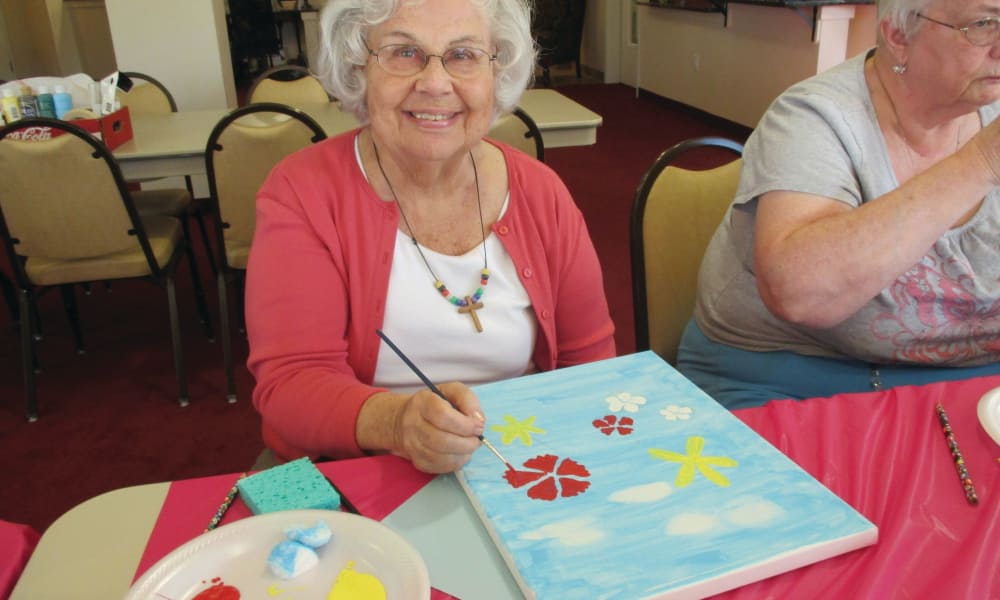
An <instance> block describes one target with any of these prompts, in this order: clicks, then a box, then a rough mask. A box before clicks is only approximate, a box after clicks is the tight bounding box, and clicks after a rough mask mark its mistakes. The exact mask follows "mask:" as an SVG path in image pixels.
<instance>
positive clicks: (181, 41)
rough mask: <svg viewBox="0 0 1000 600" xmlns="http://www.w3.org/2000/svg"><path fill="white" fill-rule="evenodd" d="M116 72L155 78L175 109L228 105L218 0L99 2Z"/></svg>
mask: <svg viewBox="0 0 1000 600" xmlns="http://www.w3.org/2000/svg"><path fill="white" fill-rule="evenodd" d="M105 5H106V7H107V12H108V22H109V23H110V26H111V38H112V42H113V44H114V50H115V58H116V60H117V62H118V69H119V70H121V71H139V72H142V73H147V74H149V75H152V76H153V77H155V78H157V79H159V80H160V81H161V82H163V84H164V85H165V86H166V87H167V89H169V90H170V92H171V93H172V94H173V95H174V98H175V99H176V100H177V106H178V108H179V109H180V110H196V109H201V108H233V107H235V106H236V85H235V83H234V81H233V68H232V63H231V61H230V57H229V38H228V35H227V33H226V13H225V4H224V0H168V1H163V0H105Z"/></svg>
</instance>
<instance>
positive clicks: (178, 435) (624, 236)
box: [0, 85, 747, 531]
mask: <svg viewBox="0 0 1000 600" xmlns="http://www.w3.org/2000/svg"><path fill="white" fill-rule="evenodd" d="M559 91H560V92H562V93H564V94H566V95H567V96H570V97H572V98H574V99H575V100H577V101H578V102H580V103H581V104H584V105H585V106H587V107H588V108H590V109H592V110H594V111H595V112H597V113H599V114H601V115H602V116H603V117H604V125H603V126H602V127H601V128H600V129H599V130H598V136H597V139H598V143H597V145H595V146H590V147H581V148H558V149H547V150H546V160H547V162H548V163H549V164H550V165H551V166H552V167H553V168H554V169H555V170H556V171H557V172H558V173H559V174H560V175H561V176H562V177H563V179H564V180H565V181H566V183H567V184H568V186H569V188H570V191H571V192H572V193H573V195H574V197H575V198H576V200H577V202H578V204H579V205H580V207H581V209H582V210H583V211H584V214H585V215H586V218H587V222H588V225H589V227H590V231H591V234H592V236H593V238H594V242H595V244H596V246H597V250H598V253H599V255H600V257H601V261H602V263H603V265H604V268H605V289H606V290H607V292H608V299H609V302H610V305H611V311H612V316H613V317H614V319H615V322H616V324H617V327H618V333H617V341H618V351H619V353H628V352H631V351H632V350H633V348H634V342H633V333H632V309H631V287H630V286H631V282H630V278H629V257H628V214H629V208H630V206H631V202H632V195H633V194H634V192H635V188H636V186H637V185H638V183H639V179H640V178H641V176H642V174H643V173H644V172H645V170H646V169H647V168H648V167H649V165H650V164H652V162H653V160H654V159H655V158H656V157H657V155H659V153H660V152H662V151H663V150H665V149H666V148H668V147H669V146H671V145H673V144H675V143H677V142H679V141H681V140H684V139H687V138H691V137H697V136H702V135H724V136H727V137H732V138H734V139H740V140H742V139H744V138H745V136H746V134H747V131H746V130H745V128H743V127H740V126H737V125H730V124H726V123H721V122H718V121H716V120H714V119H706V118H704V117H703V116H699V115H697V114H695V113H693V112H691V111H688V110H684V109H680V108H678V107H676V106H673V105H671V104H669V103H667V102H664V101H662V100H661V99H657V98H652V97H646V96H644V97H641V98H638V99H636V98H635V97H634V90H632V89H631V88H628V87H625V86H621V85H576V86H566V87H561V88H559ZM709 160H710V159H709ZM195 244H196V245H197V244H199V240H198V238H196V239H195ZM0 260H2V265H3V268H4V269H5V270H7V272H8V273H9V272H10V271H9V267H8V265H7V264H6V259H5V258H3V259H0ZM201 268H202V278H203V280H204V284H205V285H206V289H207V295H208V302H209V306H210V307H211V308H212V309H213V313H214V312H217V311H218V301H217V298H216V295H215V292H214V290H215V285H214V281H210V280H209V277H208V276H207V275H208V273H209V271H208V265H207V263H205V262H204V261H203V262H202V265H201ZM78 301H79V304H80V313H81V319H82V321H83V326H84V338H85V341H86V342H87V353H86V354H85V355H82V356H77V355H76V354H75V352H74V350H73V343H72V337H71V334H70V330H69V326H68V324H67V321H66V317H65V315H64V314H63V310H62V302H61V299H60V297H59V294H58V292H52V293H50V294H48V295H46V296H44V297H43V298H42V299H41V301H40V303H39V304H40V308H41V313H42V322H43V328H44V333H45V338H44V339H43V340H42V341H41V342H39V343H38V354H39V360H40V362H41V366H42V368H43V373H41V374H40V375H39V376H38V378H37V389H38V401H39V409H40V418H39V420H38V422H36V423H31V424H29V423H27V422H26V421H25V420H24V401H23V393H24V392H23V387H22V380H21V358H20V352H19V349H18V348H19V346H18V335H17V331H16V329H15V328H14V326H13V325H12V323H11V321H10V318H9V315H8V314H7V312H6V307H0V335H2V336H3V337H4V340H5V341H4V343H3V344H0V452H2V456H3V464H4V471H5V472H6V473H7V479H6V480H5V481H4V485H2V486H0V519H5V520H9V521H15V522H20V523H26V524H29V525H31V526H32V527H34V528H35V529H37V530H38V531H44V529H45V528H46V527H48V526H49V525H50V524H51V523H52V522H53V521H54V520H55V519H56V518H58V517H59V515H61V514H62V513H64V512H65V511H67V510H69V509H70V508H72V507H73V506H75V505H76V504H79V503H80V502H83V501H85V500H87V499H88V498H91V497H93V496H96V495H98V494H101V493H103V492H107V491H110V490H113V489H116V488H120V487H125V486H131V485H139V484H144V483H151V482H156V481H164V480H170V479H181V478H188V477H200V476H205V475H212V474H217V473H227V472H235V471H242V470H245V469H246V468H247V467H249V466H250V465H251V464H252V463H253V461H254V459H255V458H256V456H257V454H258V453H259V451H260V449H261V442H260V438H259V432H258V427H259V423H258V418H257V415H256V413H255V412H254V411H253V408H252V406H251V405H250V390H251V388H252V381H251V378H250V376H249V374H248V373H247V372H246V369H245V368H241V369H240V370H239V381H238V385H239V396H240V401H239V402H238V403H237V404H234V405H229V404H227V403H226V401H225V393H224V389H225V379H224V377H223V372H222V349H221V347H220V346H219V344H218V343H210V342H209V341H208V340H206V338H205V336H204V334H203V333H202V331H201V328H200V326H199V325H198V323H197V320H196V317H195V310H194V301H193V297H192V294H191V286H190V279H189V275H188V272H187V268H186V265H184V266H182V267H181V269H180V274H179V281H178V302H179V304H180V311H181V317H182V320H183V321H184V331H183V336H184V344H185V346H184V351H185V363H186V368H187V371H188V386H189V391H190V397H191V404H190V406H188V407H187V408H180V407H178V406H177V404H176V386H175V383H174V374H173V373H174V370H173V365H172V358H171V351H170V334H169V329H168V320H167V319H168V317H167V308H166V295H165V292H164V291H162V290H161V289H159V288H157V287H156V286H154V285H151V284H144V283H139V282H118V283H115V284H114V286H113V289H112V291H111V292H110V293H107V292H105V291H104V289H103V287H102V286H95V288H94V291H93V293H92V294H91V295H89V296H84V295H83V294H78ZM216 329H218V321H217V315H216ZM234 348H235V350H236V358H237V362H238V364H243V362H244V361H245V359H246V342H245V341H244V340H242V339H236V340H234ZM220 500H221V499H220ZM210 516H211V515H207V517H210Z"/></svg>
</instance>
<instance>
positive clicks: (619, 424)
mask: <svg viewBox="0 0 1000 600" xmlns="http://www.w3.org/2000/svg"><path fill="white" fill-rule="evenodd" d="M594 427H596V428H597V429H598V431H600V432H601V433H603V434H604V435H611V434H612V433H614V432H616V431H617V432H618V433H619V435H628V434H630V433H632V431H633V430H634V427H635V421H634V420H633V419H632V417H622V418H621V419H619V418H618V417H616V416H615V415H605V417H604V418H603V419H594Z"/></svg>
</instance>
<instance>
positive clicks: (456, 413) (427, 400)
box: [356, 383, 485, 473]
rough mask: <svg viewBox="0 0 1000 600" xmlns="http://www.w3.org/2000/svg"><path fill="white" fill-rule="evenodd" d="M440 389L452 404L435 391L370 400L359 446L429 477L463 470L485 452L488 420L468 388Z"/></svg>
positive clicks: (450, 386)
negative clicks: (385, 454)
mask: <svg viewBox="0 0 1000 600" xmlns="http://www.w3.org/2000/svg"><path fill="white" fill-rule="evenodd" d="M439 389H440V390H441V392H442V393H443V394H444V395H445V396H447V397H448V399H449V400H450V401H451V402H450V403H449V402H448V401H446V400H444V399H442V398H441V397H440V396H438V395H437V394H435V393H434V392H432V391H430V390H420V391H417V392H415V393H413V394H411V395H405V394H392V393H388V392H384V393H380V394H375V395H374V396H372V397H371V398H369V399H368V401H367V402H365V404H364V406H363V407H362V409H361V413H360V414H359V415H358V425H357V430H356V434H357V439H358V445H359V446H361V447H362V448H364V449H366V450H388V451H390V452H392V453H393V454H395V455H397V456H400V457H403V458H406V459H407V460H409V461H410V462H412V463H413V466H415V467H416V468H418V469H420V470H421V471H424V472H427V473H450V472H452V471H456V470H458V469H460V468H461V467H462V466H463V465H464V464H465V463H467V462H468V461H469V458H470V457H471V456H472V453H473V452H475V451H476V450H477V449H478V448H479V446H480V444H481V442H480V440H479V436H480V435H482V434H483V430H484V425H485V419H484V417H483V415H482V411H481V408H480V405H479V399H478V398H476V395H475V394H474V393H473V392H472V390H471V389H469V387H468V386H466V385H464V384H461V383H447V384H442V385H440V386H439ZM453 404H454V406H453Z"/></svg>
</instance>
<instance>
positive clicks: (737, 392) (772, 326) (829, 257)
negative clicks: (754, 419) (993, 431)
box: [678, 0, 1000, 407]
mask: <svg viewBox="0 0 1000 600" xmlns="http://www.w3.org/2000/svg"><path fill="white" fill-rule="evenodd" d="M998 11H1000V2H996V1H989V2H980V1H975V2H974V1H972V0H879V3H878V22H879V25H878V27H879V30H878V46H877V47H876V48H875V49H874V50H872V51H869V52H867V53H866V54H863V55H860V56H858V57H856V58H854V59H851V60H848V61H847V62H845V63H843V64H841V65H839V66H838V67H835V68H833V69H830V70H829V71H826V72H824V73H821V74H819V75H817V76H815V77H813V78H811V79H808V80H806V81H803V82H801V83H799V84H796V85H794V86H792V87H791V88H790V89H788V90H787V91H786V92H785V93H784V94H782V95H781V96H780V97H779V98H778V99H777V100H776V101H775V102H774V103H773V105H772V106H771V107H770V108H769V109H768V111H767V113H766V114H765V115H764V117H763V118H762V120H761V122H760V124H759V126H758V127H757V129H756V130H755V131H754V133H753V134H752V135H751V137H750V139H749V140H748V142H747V145H746V148H745V154H744V160H745V163H744V167H743V173H742V177H741V180H740V185H739V189H738V192H737V195H736V198H735V201H734V203H733V206H732V208H731V209H730V212H729V213H728V215H727V217H726V218H725V219H724V222H723V223H722V225H721V226H720V228H719V229H718V231H717V232H716V234H715V236H714V238H713V239H712V241H711V243H710V245H709V248H708V250H707V253H706V256H705V259H704V262H703V263H702V268H701V273H700V277H699V286H698V299H697V306H696V310H695V318H694V321H693V322H692V324H690V325H689V327H688V329H687V331H686V332H685V336H684V338H683V340H682V342H681V348H680V351H679V360H678V364H679V367H680V369H681V371H682V372H684V373H685V374H686V375H687V376H688V377H689V378H690V379H692V380H693V381H694V382H695V383H697V384H699V385H700V386H701V387H702V388H703V389H704V390H705V391H707V392H708V393H709V394H711V395H712V396H713V397H715V398H716V399H717V400H719V401H720V402H722V403H723V404H725V405H727V406H730V407H741V406H749V405H754V404H760V403H762V402H764V401H767V400H769V399H772V398H807V397H814V396H826V395H831V394H834V393H839V392H853V391H865V390H872V389H880V388H888V387H892V386H896V385H904V384H921V383H926V382H931V381H936V380H946V379H957V378H966V377H972V376H977V375H983V374H992V373H1000V193H998V190H997V185H998V184H1000V124H998V123H996V122H994V119H995V117H996V116H997V113H998V111H1000V103H998V102H997V101H998V99H1000V17H998V16H997V12H998Z"/></svg>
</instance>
